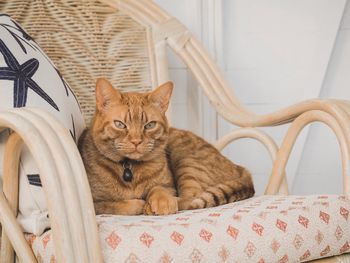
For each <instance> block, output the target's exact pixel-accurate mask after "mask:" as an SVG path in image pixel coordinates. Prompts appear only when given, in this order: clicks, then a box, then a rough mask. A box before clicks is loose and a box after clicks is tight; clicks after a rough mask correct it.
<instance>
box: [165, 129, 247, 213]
mask: <svg viewBox="0 0 350 263" xmlns="http://www.w3.org/2000/svg"><path fill="white" fill-rule="evenodd" d="M167 154H168V160H169V163H170V167H171V170H172V173H173V175H174V178H175V183H176V186H177V192H178V196H179V200H178V206H179V209H180V210H184V209H198V208H205V207H212V206H217V205H222V204H226V203H229V202H235V201H239V200H242V199H246V198H249V197H251V196H253V195H254V186H253V181H252V177H251V174H250V173H249V171H248V170H246V169H245V168H243V167H242V166H239V165H236V164H234V163H232V162H231V161H230V160H228V159H227V158H226V157H224V156H223V155H222V154H221V153H220V152H219V151H218V150H217V149H215V148H214V147H213V146H212V145H210V144H209V143H207V142H206V141H204V140H203V139H202V138H200V137H198V136H196V135H195V134H193V133H191V132H188V131H182V130H178V129H174V128H171V129H170V132H169V140H168V144H167Z"/></svg>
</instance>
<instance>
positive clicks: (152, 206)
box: [144, 196, 178, 215]
mask: <svg viewBox="0 0 350 263" xmlns="http://www.w3.org/2000/svg"><path fill="white" fill-rule="evenodd" d="M177 211H178V205H177V198H176V197H174V196H159V197H154V198H150V199H149V200H148V201H147V202H146V205H145V206H144V214H145V215H169V214H175V213H176V212H177Z"/></svg>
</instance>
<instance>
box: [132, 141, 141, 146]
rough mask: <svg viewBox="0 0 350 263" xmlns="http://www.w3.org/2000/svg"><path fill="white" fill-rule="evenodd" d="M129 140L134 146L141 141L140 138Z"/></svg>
mask: <svg viewBox="0 0 350 263" xmlns="http://www.w3.org/2000/svg"><path fill="white" fill-rule="evenodd" d="M130 141H131V143H132V144H134V145H135V146H137V145H139V144H140V143H141V142H142V140H141V139H132V140H130Z"/></svg>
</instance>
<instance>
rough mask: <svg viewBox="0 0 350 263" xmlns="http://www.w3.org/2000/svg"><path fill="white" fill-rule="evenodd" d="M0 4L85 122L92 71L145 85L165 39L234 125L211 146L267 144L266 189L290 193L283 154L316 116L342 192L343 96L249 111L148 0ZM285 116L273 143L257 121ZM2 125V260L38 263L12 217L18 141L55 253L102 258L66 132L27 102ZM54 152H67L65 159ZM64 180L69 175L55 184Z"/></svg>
mask: <svg viewBox="0 0 350 263" xmlns="http://www.w3.org/2000/svg"><path fill="white" fill-rule="evenodd" d="M0 10H1V11H2V12H5V13H8V14H10V15H11V16H12V17H13V18H14V19H16V20H17V21H19V22H20V23H21V24H22V25H23V26H24V27H25V28H26V30H28V31H29V33H30V34H31V35H32V36H33V37H34V38H35V39H36V41H37V42H38V43H39V44H40V45H41V47H42V48H43V49H44V50H45V51H46V52H47V54H48V56H49V57H50V58H51V59H52V60H53V61H54V62H55V64H56V66H57V67H58V68H59V69H60V71H61V73H62V75H63V76H64V77H65V79H66V80H67V81H68V83H70V85H71V87H72V88H73V89H74V91H75V93H76V95H77V97H78V99H79V102H80V104H81V106H82V109H83V113H84V117H85V119H86V121H87V122H88V121H89V120H90V118H91V116H92V115H93V112H94V87H95V80H96V79H97V78H98V77H101V76H103V77H106V78H108V79H110V80H111V81H112V83H113V84H114V85H116V86H118V87H120V88H121V89H123V90H124V91H131V90H136V91H148V90H151V89H152V88H153V87H156V86H158V84H160V83H163V82H165V81H167V80H169V75H168V65H167V59H166V46H169V47H170V48H172V49H173V50H174V51H175V52H176V53H177V55H178V56H179V57H181V59H182V60H183V61H184V62H185V63H186V65H187V66H188V67H189V69H190V70H191V71H192V73H193V74H194V76H195V77H196V79H197V80H198V82H199V83H200V86H201V87H202V88H203V90H204V92H205V94H206V95H207V96H208V98H209V100H210V102H211V104H212V105H213V107H214V108H215V109H216V111H217V112H218V113H219V114H220V115H221V116H222V117H224V118H225V119H226V120H227V121H229V122H231V123H233V124H235V125H238V126H240V127H242V128H240V129H238V130H235V131H233V132H231V133H230V134H228V135H226V136H224V137H223V138H221V139H220V140H219V141H218V142H217V147H218V149H222V148H223V147H225V146H226V145H227V144H228V143H230V142H232V141H233V140H236V139H239V138H247V137H249V138H254V139H256V140H258V141H260V142H261V143H262V144H263V145H264V146H265V147H266V148H267V149H268V150H269V152H270V155H271V157H272V159H273V160H274V165H273V170H272V173H271V176H270V179H269V182H268V185H267V187H266V192H265V193H266V194H269V195H274V194H277V193H285V194H287V193H288V186H287V183H286V181H285V179H284V178H285V177H284V169H285V166H286V163H287V161H288V157H289V154H290V152H291V150H292V147H293V144H294V142H295V140H296V138H297V136H298V134H299V132H300V131H301V130H302V129H303V127H304V126H305V125H307V124H309V123H311V122H314V121H321V122H324V123H325V124H327V125H328V126H329V127H330V128H331V129H332V130H333V131H334V133H335V134H336V136H337V138H338V140H339V143H340V148H341V153H342V164H343V191H344V194H350V155H349V151H350V118H349V116H350V115H349V114H350V103H349V102H347V101H340V100H337V101H335V100H309V101H304V102H301V103H299V104H296V105H293V106H290V107H288V108H285V109H282V110H280V111H277V112H274V113H271V114H266V115H257V114H254V113H252V112H250V111H249V110H247V109H246V108H245V107H244V105H242V104H241V103H240V102H239V100H238V99H237V98H236V97H235V96H234V95H233V94H232V93H231V92H230V88H229V84H228V83H227V82H226V80H225V78H224V77H223V75H222V73H221V72H220V70H219V69H218V67H217V66H216V65H215V63H214V61H213V60H212V59H211V58H210V57H209V56H208V54H207V53H206V51H205V50H204V49H203V47H202V45H201V44H200V43H199V41H198V40H197V39H196V38H195V37H193V35H192V34H191V33H190V32H189V31H188V30H187V29H186V27H185V26H183V25H182V24H181V23H180V22H179V21H178V20H176V19H175V18H173V17H171V16H170V15H169V14H167V13H166V12H165V11H164V10H162V9H161V8H159V7H158V6H157V5H156V4H155V3H154V2H152V1H150V0H102V1H94V0H85V1H74V0H62V1H25V0H11V1H6V2H4V1H0ZM290 122H291V123H292V124H291V126H290V128H289V130H288V132H287V134H286V136H285V139H284V141H283V143H282V145H281V147H280V148H277V146H276V144H275V143H274V141H273V140H272V139H271V138H270V137H269V136H268V135H267V134H265V133H263V132H262V131H260V130H258V129H257V128H256V127H265V126H276V125H281V124H285V123H290ZM8 127H9V128H11V129H12V130H14V131H15V132H16V133H14V134H13V135H12V136H11V137H10V139H9V140H8V142H7V147H6V154H5V168H4V182H3V193H1V194H0V221H1V224H2V226H3V229H4V231H3V237H2V246H1V261H2V262H13V260H14V252H13V251H16V255H17V257H18V258H19V260H20V261H22V262H37V259H36V258H35V256H34V254H33V251H32V250H31V248H30V246H29V245H28V242H27V241H26V239H25V237H24V235H23V233H22V231H21V229H20V227H19V225H18V224H17V222H16V217H15V214H16V212H17V207H18V206H17V203H18V174H17V171H18V162H19V154H20V149H21V146H22V145H23V143H24V144H26V145H28V147H29V148H30V149H31V151H32V154H33V156H34V158H35V160H36V161H37V163H38V166H39V170H40V177H41V180H42V181H43V185H44V189H45V192H46V193H47V195H46V196H47V203H48V209H49V213H50V218H51V223H52V232H53V239H54V246H55V254H56V258H57V260H58V261H59V262H94V263H96V262H102V261H103V260H102V253H101V247H100V243H99V242H100V241H99V237H98V228H97V225H96V218H95V213H94V208H93V203H92V197H91V194H90V189H89V185H88V182H87V179H86V174H85V170H84V166H83V164H82V161H81V158H80V155H79V152H78V151H77V149H76V146H75V144H74V142H73V141H72V139H71V138H70V135H69V134H68V133H67V131H65V130H64V129H62V128H61V127H60V125H59V124H58V123H57V122H56V121H54V119H52V118H51V117H50V116H48V115H47V114H45V113H44V112H41V111H38V110H31V109H17V110H10V111H8V112H1V113H0V128H8ZM39 128H40V129H39ZM29 131H30V132H29ZM60 156H68V160H69V163H66V162H65V161H64V159H62V158H60ZM69 174H74V175H75V176H74V177H69V176H67V175H69ZM66 180H68V182H69V184H67V183H65V184H64V183H63V182H64V181H66ZM12 247H13V248H12ZM13 249H14V250H13ZM341 260H343V261H341ZM320 262H321V261H320ZM327 262H350V258H349V256H346V255H343V256H338V257H334V258H330V259H328V261H327Z"/></svg>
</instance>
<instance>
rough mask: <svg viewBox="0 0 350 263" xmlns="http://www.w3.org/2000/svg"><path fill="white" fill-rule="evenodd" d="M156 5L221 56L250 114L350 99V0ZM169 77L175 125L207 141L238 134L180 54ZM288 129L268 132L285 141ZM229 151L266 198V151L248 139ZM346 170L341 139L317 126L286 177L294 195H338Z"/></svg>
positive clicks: (206, 0) (205, 0) (197, 0)
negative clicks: (308, 101) (319, 100)
mask: <svg viewBox="0 0 350 263" xmlns="http://www.w3.org/2000/svg"><path fill="white" fill-rule="evenodd" d="M157 2H158V3H159V4H160V5H161V6H163V7H164V8H165V9H166V10H168V11H169V12H170V13H172V14H173V15H174V16H176V17H177V18H178V19H180V21H182V22H183V23H184V24H185V25H187V26H188V27H189V28H190V29H191V31H192V32H194V34H196V35H197V37H199V38H200V39H201V40H202V42H203V44H204V45H205V46H206V47H207V48H208V49H209V51H210V53H211V54H212V55H214V56H216V59H217V61H218V63H219V65H221V66H222V69H223V70H224V72H225V75H226V77H227V78H228V80H229V82H230V83H231V85H232V91H233V92H235V94H236V95H237V96H238V97H239V98H241V100H242V101H243V102H244V103H245V104H246V105H248V107H249V108H250V109H251V110H252V111H254V112H256V113H267V112H270V111H273V110H276V109H279V108H282V107H285V106H288V105H290V104H291V103H295V102H297V101H300V100H303V99H308V98H314V97H329V96H331V97H339V98H345V99H350V88H349V85H350V59H349V56H350V34H349V32H350V31H349V30H350V7H349V5H348V6H347V8H346V12H345V14H344V18H343V20H342V17H343V12H344V8H345V4H346V0H303V1H301V0H278V1H277V0H190V1H189V0H177V1H176V2H175V1H172V0H157ZM218 8H221V9H222V10H221V12H222V15H220V12H218V10H217V9H218ZM218 16H220V17H218ZM220 19H221V21H222V22H221V23H220V21H219V20H220ZM170 73H171V77H172V78H173V80H174V81H175V85H176V88H175V94H174V95H175V96H174V98H173V99H174V100H173V108H172V119H173V122H172V123H173V125H174V126H176V127H180V128H187V129H190V130H193V131H196V132H197V133H199V134H201V135H202V136H204V137H205V138H207V139H208V140H209V141H213V140H214V139H215V138H216V137H217V136H221V135H223V134H225V133H227V132H228V131H229V130H231V129H233V128H234V127H233V126H232V125H229V124H228V123H226V122H225V121H223V120H222V119H220V118H219V119H218V120H217V119H216V115H215V114H213V111H212V110H211V109H210V108H209V106H208V102H207V100H206V99H205V98H203V97H202V94H201V91H200V89H198V87H197V86H198V85H197V84H196V82H195V81H194V80H193V77H192V76H191V74H190V73H189V72H188V70H187V69H186V67H185V66H184V65H183V64H182V63H181V62H180V61H178V59H176V58H175V57H174V56H170ZM216 124H217V127H215V125H216ZM314 126H315V125H314ZM210 128H212V129H210ZM286 129H287V127H286V126H283V127H277V128H265V129H264V130H265V131H267V132H268V133H269V134H270V135H272V136H273V137H274V138H275V139H276V141H277V142H278V143H280V142H281V140H282V139H283V135H284V134H285V131H286ZM224 153H225V154H226V155H227V156H229V157H230V158H231V159H232V160H234V161H235V162H238V163H241V164H243V165H245V166H247V167H248V168H249V169H250V170H251V171H252V172H253V174H254V180H255V184H256V187H257V190H258V192H259V193H261V192H263V190H264V187H265V184H266V181H267V178H268V176H269V174H270V171H271V167H272V165H271V161H270V160H269V157H268V155H267V153H266V151H265V149H264V148H263V147H262V146H260V145H259V144H257V143H256V142H252V141H249V140H248V141H240V142H237V143H234V144H232V145H231V146H229V147H227V149H225V152H224ZM340 170H341V169H340V161H339V152H338V148H337V145H336V143H335V137H334V136H333V135H332V134H331V132H330V131H329V130H328V129H327V128H325V127H322V128H319V127H312V128H311V129H310V130H309V131H308V130H305V131H304V132H303V133H302V134H301V136H300V138H299V139H298V142H297V147H296V148H295V149H294V151H293V153H292V156H291V160H290V162H289V165H288V167H287V175H288V180H289V183H290V188H291V189H292V192H293V193H321V192H323V193H325V192H326V193H336V192H340V175H341V171H340Z"/></svg>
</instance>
